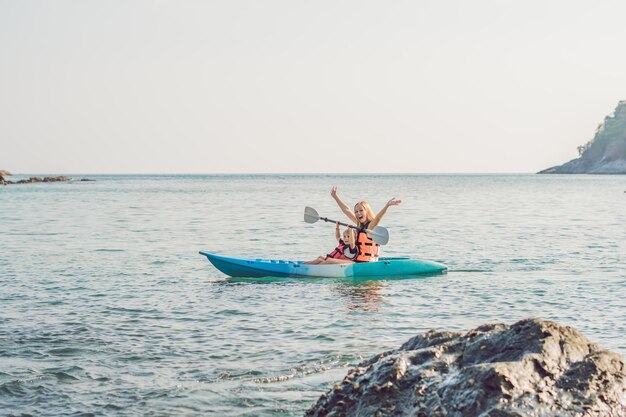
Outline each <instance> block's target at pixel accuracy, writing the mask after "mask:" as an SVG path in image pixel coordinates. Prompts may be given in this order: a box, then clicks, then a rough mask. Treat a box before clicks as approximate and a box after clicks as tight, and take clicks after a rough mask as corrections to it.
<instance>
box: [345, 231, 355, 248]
mask: <svg viewBox="0 0 626 417" xmlns="http://www.w3.org/2000/svg"><path fill="white" fill-rule="evenodd" d="M345 233H348V235H350V239H351V240H352V241H353V242H354V244H356V233H355V232H354V229H353V228H351V227H348V228H347V229H346V230H345ZM345 243H346V245H349V244H350V242H345Z"/></svg>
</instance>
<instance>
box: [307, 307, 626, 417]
mask: <svg viewBox="0 0 626 417" xmlns="http://www.w3.org/2000/svg"><path fill="white" fill-rule="evenodd" d="M625 372H626V367H625V364H624V360H623V359H622V358H621V356H619V355H618V354H616V353H612V352H610V351H607V350H604V349H602V348H600V347H599V346H598V345H596V344H594V343H591V342H590V341H589V340H587V339H586V338H585V337H584V336H583V335H582V334H581V333H580V332H578V331H577V330H576V329H573V328H571V327H565V326H560V325H558V324H557V323H554V322H550V321H544V320H541V319H527V320H522V321H519V322H517V323H515V324H513V325H510V326H508V325H504V324H487V325H483V326H480V327H478V328H476V329H474V330H471V331H469V332H468V333H465V334H463V333H453V332H445V331H434V330H431V331H429V332H427V333H425V334H422V335H418V336H416V337H414V338H412V339H410V340H409V341H407V342H406V343H405V344H403V345H402V346H401V347H400V348H399V349H397V350H392V351H388V352H385V353H382V354H380V355H377V356H375V357H373V358H372V359H370V360H369V361H366V362H363V363H361V364H359V366H357V367H356V368H355V369H353V370H351V371H350V372H349V373H348V375H347V376H346V377H345V378H344V380H343V381H342V382H340V383H338V384H336V385H335V387H334V388H333V389H332V390H331V391H330V392H328V393H327V394H322V396H321V397H320V399H319V400H318V401H317V403H316V404H315V405H314V406H313V407H311V409H310V410H309V411H308V412H307V413H306V415H307V416H416V417H426V416H454V417H461V416H463V417H473V416H476V417H478V416H481V417H487V416H490V417H522V416H537V417H542V416H555V417H556V416H560V417H568V416H572V417H573V416H579V417H587V416H598V417H599V416H604V417H612V416H616V417H622V416H626V395H625V393H626V376H625V374H624V373H625Z"/></svg>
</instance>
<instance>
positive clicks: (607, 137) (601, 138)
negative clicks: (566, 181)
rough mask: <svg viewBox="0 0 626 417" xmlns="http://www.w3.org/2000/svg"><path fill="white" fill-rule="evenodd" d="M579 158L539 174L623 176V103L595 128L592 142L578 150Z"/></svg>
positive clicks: (625, 106)
mask: <svg viewBox="0 0 626 417" xmlns="http://www.w3.org/2000/svg"><path fill="white" fill-rule="evenodd" d="M578 154H579V155H580V156H579V157H578V158H576V159H573V160H571V161H569V162H567V163H565V164H563V165H558V166H554V167H551V168H548V169H544V170H543V171H540V172H538V173H539V174H626V100H622V101H620V102H619V104H618V105H617V107H616V108H615V111H614V112H613V114H611V115H608V116H606V117H605V118H604V122H602V123H600V124H599V125H598V128H597V129H596V134H595V135H594V137H593V139H591V140H590V141H589V142H587V143H586V144H584V145H581V146H579V147H578Z"/></svg>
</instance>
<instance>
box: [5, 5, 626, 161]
mask: <svg viewBox="0 0 626 417" xmlns="http://www.w3.org/2000/svg"><path fill="white" fill-rule="evenodd" d="M625 17H626V2H624V1H623V0H620V1H617V0H616V1H603V0H601V1H590V0H587V1H579V0H574V1H572V0H567V1H566V0H553V1H545V0H542V1H536V0H524V1H521V0H520V1H508V0H493V1H488V0H475V1H462V0H456V1H449V0H432V1H431V0H428V1H421V0H413V1H393V0H390V1H367V0H359V1H341V0H333V1H305V0H301V1H300V0H284V1H263V0H250V1H243V0H224V1H155V0H146V1H126V0H124V1H111V0H101V1H93V0H76V1H64V0H57V1H43V0H42V1H31V0H10V1H8V0H0V168H1V169H8V170H10V171H13V172H18V173H231V172H294V173H298V172H333V173H334V172H402V173H413V172H416V173H422V172H534V171H537V170H539V169H542V168H546V167H548V166H552V165H556V164H560V163H563V162H566V161H567V160H569V159H572V158H574V157H576V156H577V153H576V146H578V145H581V144H583V143H584V142H586V141H587V140H589V139H590V138H591V137H592V136H593V133H594V130H595V127H596V126H597V124H598V123H599V122H601V121H602V119H603V118H604V116H605V115H607V114H608V113H610V112H611V111H612V110H613V109H614V108H615V106H616V105H617V102H618V101H619V100H620V99H626V52H625V51H626V43H625V39H626V34H625V33H626V32H625V27H624V22H625V20H624V19H625ZM356 156H358V157H359V158H360V159H359V160H358V161H357V160H356V159H355V158H354V157H356Z"/></svg>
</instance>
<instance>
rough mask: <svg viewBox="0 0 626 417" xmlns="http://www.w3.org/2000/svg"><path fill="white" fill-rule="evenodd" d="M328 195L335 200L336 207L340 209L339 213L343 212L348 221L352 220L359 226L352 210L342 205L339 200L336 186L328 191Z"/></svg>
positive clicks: (344, 204)
mask: <svg viewBox="0 0 626 417" xmlns="http://www.w3.org/2000/svg"><path fill="white" fill-rule="evenodd" d="M330 195H331V197H332V198H334V199H335V201H336V202H337V205H338V206H339V208H340V209H341V211H343V214H345V215H346V216H348V218H349V219H350V220H352V221H353V222H354V223H355V224H357V225H358V224H359V222H358V220H357V219H356V216H355V215H354V213H353V212H352V210H350V207H348V205H347V204H346V203H344V202H343V201H342V200H341V198H339V195H338V194H337V186H334V187H333V188H331V190H330Z"/></svg>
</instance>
